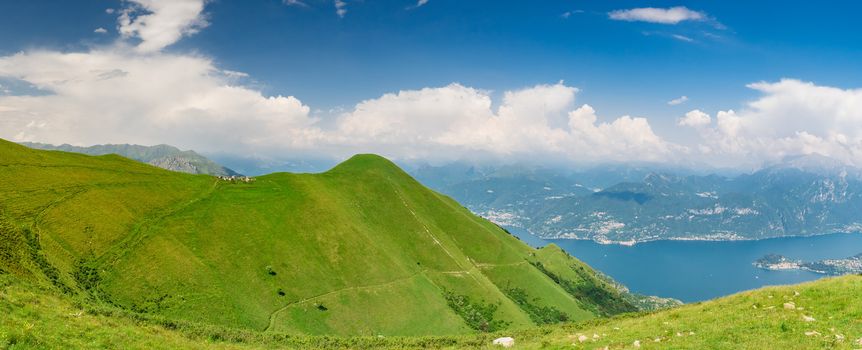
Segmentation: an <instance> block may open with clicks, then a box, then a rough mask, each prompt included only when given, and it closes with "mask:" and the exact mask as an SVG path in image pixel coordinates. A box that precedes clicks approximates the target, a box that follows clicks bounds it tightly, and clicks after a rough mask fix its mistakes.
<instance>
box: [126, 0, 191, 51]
mask: <svg viewBox="0 0 862 350" xmlns="http://www.w3.org/2000/svg"><path fill="white" fill-rule="evenodd" d="M128 3H129V6H127V7H126V8H124V9H122V11H121V15H120V18H119V19H118V25H119V27H118V30H119V32H120V34H121V35H122V36H123V37H124V38H127V39H128V38H136V39H140V43H139V44H138V45H137V46H136V50H138V51H139V52H144V53H147V52H156V51H160V50H161V49H163V48H165V47H167V46H169V45H171V44H173V43H175V42H177V41H178V40H180V39H181V38H182V37H183V36H187V35H192V34H194V33H197V32H198V31H199V30H200V29H201V28H203V27H206V26H207V25H208V23H207V21H206V19H205V18H204V16H203V9H204V5H205V0H129V1H128Z"/></svg>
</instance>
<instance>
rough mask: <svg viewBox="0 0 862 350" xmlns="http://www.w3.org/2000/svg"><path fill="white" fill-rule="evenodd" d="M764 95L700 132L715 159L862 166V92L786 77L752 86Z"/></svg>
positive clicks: (719, 117) (718, 116) (720, 116)
mask: <svg viewBox="0 0 862 350" xmlns="http://www.w3.org/2000/svg"><path fill="white" fill-rule="evenodd" d="M748 87H749V88H751V89H754V90H756V91H758V92H760V93H761V94H762V96H761V97H760V98H758V99H756V100H754V101H752V102H750V103H748V104H747V105H746V106H745V108H743V109H741V110H740V111H738V112H737V111H734V110H725V111H719V112H718V113H717V114H716V123H715V125H714V126H712V127H709V128H702V129H701V130H700V133H701V137H702V138H703V148H704V149H708V153H710V154H712V155H714V156H715V157H719V158H723V159H724V160H725V161H726V160H729V159H737V160H738V159H745V160H746V161H749V162H753V163H757V162H759V161H774V160H777V159H780V158H782V157H785V156H788V155H797V154H811V153H819V154H823V155H827V156H830V157H833V158H836V159H839V160H842V161H845V162H848V163H852V164H855V165H857V166H862V89H841V88H835V87H828V86H819V85H816V84H814V83H811V82H803V81H800V80H795V79H783V80H781V81H778V82H758V83H753V84H749V85H748Z"/></svg>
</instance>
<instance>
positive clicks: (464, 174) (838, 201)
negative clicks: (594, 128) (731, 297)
mask: <svg viewBox="0 0 862 350" xmlns="http://www.w3.org/2000/svg"><path fill="white" fill-rule="evenodd" d="M414 174H415V176H416V177H417V178H418V179H420V180H421V181H425V182H426V183H429V184H430V185H431V186H432V187H433V188H435V189H437V190H439V191H441V192H443V193H447V194H449V195H451V196H453V197H454V198H455V199H456V200H458V201H460V202H462V203H464V204H465V205H466V206H467V207H469V208H470V209H471V210H473V211H474V212H476V213H479V214H480V215H482V216H484V217H486V218H489V219H491V220H492V221H495V222H497V223H499V224H502V225H509V226H516V227H521V228H525V229H528V230H530V231H531V232H533V233H535V234H538V235H540V236H542V237H546V238H580V239H593V240H596V241H599V242H621V243H634V242H643V241H649V240H658V239H710V240H731V239H761V238H770V237H780V236H788V235H812V234H825V233H835V232H858V231H860V230H862V219H860V218H859V216H858V213H859V212H862V171H860V170H859V169H858V168H855V167H852V166H848V165H846V164H843V163H841V162H839V161H836V160H834V159H831V158H827V157H824V156H820V155H817V154H813V155H808V156H797V157H792V158H788V159H786V160H784V161H783V162H780V163H777V164H772V165H769V166H766V167H764V168H763V169H760V170H758V171H755V172H753V173H742V174H738V175H714V174H703V173H702V172H701V173H700V174H698V171H695V170H685V169H682V170H680V169H666V168H665V169H662V168H660V167H632V166H630V167H625V166H614V167H596V168H593V169H588V170H586V171H580V172H578V171H565V170H563V171H559V170H558V171H553V170H527V169H523V168H521V169H518V168H505V167H499V168H494V167H489V168H480V167H470V166H466V167H465V166H443V167H425V168H419V169H417V170H416V171H414Z"/></svg>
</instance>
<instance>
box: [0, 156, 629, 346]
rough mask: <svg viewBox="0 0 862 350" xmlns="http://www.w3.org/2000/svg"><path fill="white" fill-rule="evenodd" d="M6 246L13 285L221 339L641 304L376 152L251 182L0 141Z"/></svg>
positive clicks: (421, 329) (514, 325)
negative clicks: (241, 333)
mask: <svg viewBox="0 0 862 350" xmlns="http://www.w3.org/2000/svg"><path fill="white" fill-rule="evenodd" d="M0 235H2V240H0V252H2V255H0V271H2V272H3V273H5V274H9V275H12V276H15V277H14V279H15V280H22V281H26V282H27V283H32V284H34V285H36V286H39V287H40V288H50V289H51V290H55V291H58V292H60V293H63V294H64V295H66V296H67V297H69V298H76V299H75V300H79V299H80V300H85V301H86V303H88V304H93V305H101V306H103V307H107V308H112V309H117V310H124V312H130V313H133V314H136V315H146V316H147V317H157V318H163V319H169V320H174V321H176V322H191V323H194V324H208V325H214V326H220V327H227V328H230V329H244V330H254V331H265V332H267V333H278V334H296V335H300V334H302V335H308V334H327V335H366V336H378V335H383V336H391V335H411V336H412V335H451V334H469V333H477V332H490V331H496V330H514V329H525V328H529V327H533V326H536V325H540V324H551V323H559V322H569V321H580V320H586V319H591V318H594V317H596V316H600V315H601V316H604V315H611V314H616V313H619V312H626V311H634V310H635V308H634V306H632V304H631V303H630V302H628V301H626V300H625V299H624V298H623V295H622V294H621V293H620V292H618V291H617V290H616V289H615V288H613V287H612V286H610V285H609V284H606V283H603V282H601V281H600V280H599V279H597V277H596V275H595V272H594V271H592V270H591V269H589V268H588V267H586V266H585V265H583V264H581V263H580V262H578V261H577V260H575V259H573V258H571V257H568V256H567V255H566V254H565V253H563V252H562V251H561V250H559V249H557V248H555V247H549V248H545V249H542V250H538V251H537V250H535V249H532V248H530V247H528V246H527V245H525V244H523V243H522V242H520V241H518V240H517V239H516V238H514V237H513V236H511V235H509V234H507V233H506V232H505V231H503V230H502V229H500V228H499V227H497V226H495V225H494V224H492V223H490V222H488V221H486V220H484V219H481V218H478V217H477V216H475V215H473V214H471V213H470V212H469V211H468V210H467V209H465V208H463V207H462V206H460V205H459V204H458V203H456V202H454V201H453V200H451V199H450V198H448V197H445V196H443V195H440V194H438V193H435V192H433V191H430V190H428V189H426V188H425V187H423V186H422V185H421V184H419V183H418V182H416V181H415V180H413V179H412V178H411V177H409V176H408V175H406V174H405V173H404V172H403V171H401V169H399V168H398V167H396V166H395V165H394V164H392V163H391V162H389V161H388V160H386V159H383V158H381V157H378V156H374V155H359V156H355V157H353V158H351V159H350V160H348V161H345V162H344V163H342V164H340V165H338V166H336V167H335V168H333V169H331V170H330V171H328V172H325V173H321V174H287V173H277V174H271V175H267V176H261V177H258V178H256V179H255V181H253V182H250V183H245V182H232V181H222V180H218V179H216V178H214V177H212V176H207V175H191V174H182V173H176V172H170V171H166V170H163V169H159V168H156V167H152V166H148V165H146V164H142V163H138V162H135V161H131V160H128V159H125V158H122V157H119V156H115V155H107V156H97V157H92V156H85V155H81V154H74V153H65V152H56V151H51V152H48V151H40V150H34V149H30V148H26V147H23V146H20V145H17V144H13V143H9V142H5V141H0Z"/></svg>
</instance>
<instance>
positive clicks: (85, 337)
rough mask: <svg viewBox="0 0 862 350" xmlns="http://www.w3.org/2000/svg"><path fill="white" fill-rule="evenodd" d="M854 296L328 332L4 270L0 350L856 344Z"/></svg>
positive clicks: (858, 290) (798, 294)
mask: <svg viewBox="0 0 862 350" xmlns="http://www.w3.org/2000/svg"><path fill="white" fill-rule="evenodd" d="M860 294H862V277H860V276H845V277H837V278H830V279H822V280H819V281H816V282H809V283H805V284H801V285H797V286H786V287H770V288H764V289H761V290H756V291H753V292H745V293H740V294H737V295H733V296H730V297H725V298H721V299H717V300H713V301H708V302H704V303H698V304H690V305H685V306H682V307H678V308H674V309H669V310H664V311H659V312H653V313H648V314H627V315H623V316H617V317H612V318H604V319H595V320H588V321H583V322H577V323H570V324H564V325H552V326H543V327H536V328H531V329H526V330H513V331H502V332H497V333H480V334H471V335H456V336H437V337H326V336H293V335H287V334H281V333H272V332H258V331H252V330H237V329H229V328H224V327H217V326H208V325H200V324H194V323H184V322H175V321H168V320H165V319H162V318H157V317H150V316H147V315H140V314H134V313H128V312H123V311H121V310H117V309H112V308H110V307H107V308H99V307H92V306H90V305H89V304H87V303H83V302H73V301H71V300H73V299H72V298H69V297H68V296H64V295H59V294H58V293H57V292H56V291H53V290H46V289H42V288H38V287H34V286H32V285H29V284H28V283H26V282H21V281H19V280H15V279H11V278H9V276H2V275H0V296H2V298H0V314H2V315H4V317H2V318H0V348H2V347H9V348H15V349H31V348H80V349H103V348H123V349H204V348H206V349H272V348H290V349H414V348H416V349H418V348H445V349H464V348H484V349H494V348H498V349H499V347H495V346H492V345H491V343H492V340H493V339H495V338H497V337H503V336H511V337H513V338H514V339H515V349H605V348H607V349H636V347H635V346H634V344H635V341H638V342H640V345H641V346H640V349H728V350H730V349H787V350H795V349H800V350H802V349H858V348H862V343H860V341H862V301H860V299H859V295H860ZM785 304H788V305H793V306H792V307H793V308H792V309H790V308H787V307H785ZM805 317H809V318H808V321H806V318H805ZM812 319H813V320H812ZM657 339H658V341H656V340H657Z"/></svg>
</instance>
